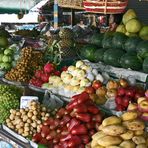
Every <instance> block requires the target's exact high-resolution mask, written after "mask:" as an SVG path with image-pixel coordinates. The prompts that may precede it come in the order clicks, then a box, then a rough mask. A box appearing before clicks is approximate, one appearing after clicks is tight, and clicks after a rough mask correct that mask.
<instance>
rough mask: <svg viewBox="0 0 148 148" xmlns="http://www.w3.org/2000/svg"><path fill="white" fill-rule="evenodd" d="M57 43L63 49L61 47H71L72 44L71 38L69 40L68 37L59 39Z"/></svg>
mask: <svg viewBox="0 0 148 148" xmlns="http://www.w3.org/2000/svg"><path fill="white" fill-rule="evenodd" d="M58 44H59V46H60V48H61V49H63V48H71V47H73V46H74V42H73V40H69V39H61V40H60V41H59V42H58Z"/></svg>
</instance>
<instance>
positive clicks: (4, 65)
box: [0, 63, 11, 70]
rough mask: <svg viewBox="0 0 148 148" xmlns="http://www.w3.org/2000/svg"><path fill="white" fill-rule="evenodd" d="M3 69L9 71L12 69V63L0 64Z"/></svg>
mask: <svg viewBox="0 0 148 148" xmlns="http://www.w3.org/2000/svg"><path fill="white" fill-rule="evenodd" d="M0 67H1V69H5V70H9V69H10V68H11V64H10V63H1V64H0Z"/></svg>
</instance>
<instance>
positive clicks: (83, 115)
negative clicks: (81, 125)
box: [76, 113, 91, 122]
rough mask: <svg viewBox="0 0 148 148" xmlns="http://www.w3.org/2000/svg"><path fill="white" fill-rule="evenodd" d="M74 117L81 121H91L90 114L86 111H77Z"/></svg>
mask: <svg viewBox="0 0 148 148" xmlns="http://www.w3.org/2000/svg"><path fill="white" fill-rule="evenodd" d="M76 118H77V119H79V120H81V121H83V122H90V121H91V115H90V114H88V113H77V114H76Z"/></svg>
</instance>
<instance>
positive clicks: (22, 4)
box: [0, 0, 42, 14]
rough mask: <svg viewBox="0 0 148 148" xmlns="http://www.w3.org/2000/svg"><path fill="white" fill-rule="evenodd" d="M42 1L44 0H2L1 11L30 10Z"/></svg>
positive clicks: (17, 11)
mask: <svg viewBox="0 0 148 148" xmlns="http://www.w3.org/2000/svg"><path fill="white" fill-rule="evenodd" d="M40 1H42V0H0V13H1V14H4V13H9V14H10V13H17V14H18V13H19V12H20V11H24V12H28V11H29V10H30V9H31V8H32V7H34V6H35V5H36V4H37V3H39V2H40Z"/></svg>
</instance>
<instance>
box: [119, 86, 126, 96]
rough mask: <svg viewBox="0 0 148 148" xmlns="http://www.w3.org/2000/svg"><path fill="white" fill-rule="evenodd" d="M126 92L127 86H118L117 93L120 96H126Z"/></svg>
mask: <svg viewBox="0 0 148 148" xmlns="http://www.w3.org/2000/svg"><path fill="white" fill-rule="evenodd" d="M125 93H126V89H125V88H123V87H120V88H118V91H117V95H118V96H124V95H125Z"/></svg>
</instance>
